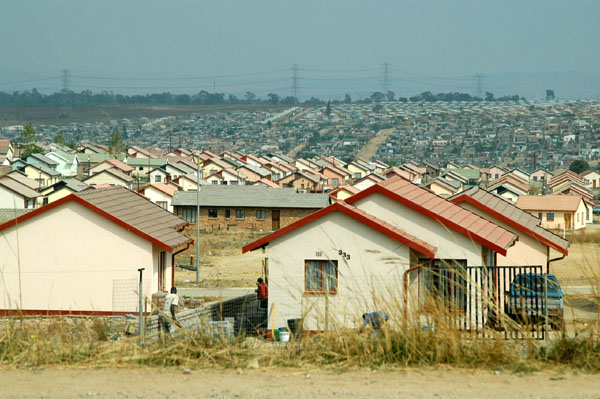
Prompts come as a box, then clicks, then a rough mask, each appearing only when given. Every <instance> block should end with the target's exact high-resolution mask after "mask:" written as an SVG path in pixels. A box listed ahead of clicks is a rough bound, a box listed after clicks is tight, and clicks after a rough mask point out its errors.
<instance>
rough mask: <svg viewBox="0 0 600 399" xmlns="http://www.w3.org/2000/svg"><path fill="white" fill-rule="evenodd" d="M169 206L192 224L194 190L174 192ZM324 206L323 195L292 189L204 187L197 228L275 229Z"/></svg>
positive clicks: (193, 220) (194, 205)
mask: <svg viewBox="0 0 600 399" xmlns="http://www.w3.org/2000/svg"><path fill="white" fill-rule="evenodd" d="M172 204H173V208H174V213H175V214H176V215H178V216H180V217H181V218H183V219H185V220H186V221H188V222H189V223H191V224H195V223H196V212H197V209H196V206H197V205H196V204H197V192H196V191H179V192H176V193H175V194H174V195H173V202H172ZM327 205H329V196H328V195H327V194H302V193H298V192H297V191H296V190H295V189H293V188H273V187H266V186H262V185H256V186H229V185H207V186H204V187H202V189H201V190H200V227H201V228H203V229H234V230H243V229H257V230H278V229H279V228H282V227H285V226H287V225H289V224H290V223H292V222H295V221H296V220H298V219H301V218H303V217H305V216H307V215H309V214H311V213H313V212H315V211H318V210H319V209H321V208H324V207H326V206H327Z"/></svg>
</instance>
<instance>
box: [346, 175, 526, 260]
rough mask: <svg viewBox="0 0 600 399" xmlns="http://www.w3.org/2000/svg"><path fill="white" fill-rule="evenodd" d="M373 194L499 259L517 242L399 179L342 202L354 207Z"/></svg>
mask: <svg viewBox="0 0 600 399" xmlns="http://www.w3.org/2000/svg"><path fill="white" fill-rule="evenodd" d="M374 193H379V194H382V195H385V196H386V197H388V198H391V199H393V200H395V201H397V202H399V203H401V204H402V205H405V206H407V207H409V208H411V209H413V210H414V211H417V212H419V213H421V214H423V215H425V216H427V217H429V218H431V219H434V220H436V221H438V222H440V223H442V224H443V225H444V226H446V227H448V228H450V229H452V230H454V231H457V232H458V233H461V234H462V235H464V236H466V237H469V238H472V239H473V240H475V241H476V242H478V243H480V244H481V245H483V246H485V247H487V248H490V249H492V250H494V251H496V252H498V253H499V254H501V255H503V256H506V251H507V249H508V248H510V247H511V246H512V245H513V244H514V243H515V242H516V241H517V240H518V236H517V235H516V234H514V233H512V232H510V231H508V230H506V229H504V228H502V227H500V226H498V225H496V224H494V223H492V222H490V221H488V220H486V219H484V218H482V217H480V216H477V215H475V214H474V213H472V212H470V211H468V210H466V209H463V208H461V207H460V206H458V205H455V204H453V203H452V202H450V201H448V200H446V199H444V198H442V197H438V196H437V195H435V194H433V193H432V192H430V191H428V190H426V189H424V188H422V187H419V186H417V185H416V184H413V183H411V182H409V181H406V180H404V179H402V178H400V177H394V178H391V179H388V180H385V181H382V182H381V183H378V184H376V185H374V186H371V187H369V188H368V189H366V190H364V191H361V192H360V193H358V194H355V195H353V196H352V197H350V198H348V199H346V202H348V203H350V204H354V203H356V202H357V201H359V200H361V199H363V198H366V197H368V196H369V195H371V194H374Z"/></svg>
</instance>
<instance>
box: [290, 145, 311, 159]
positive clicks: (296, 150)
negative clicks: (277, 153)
mask: <svg viewBox="0 0 600 399" xmlns="http://www.w3.org/2000/svg"><path fill="white" fill-rule="evenodd" d="M307 144H308V143H307V142H303V143H300V144H298V145H297V146H295V147H294V148H292V150H291V151H290V152H288V154H287V155H288V157H290V158H296V156H297V155H298V153H299V152H300V151H302V150H303V149H304V147H306V145H307Z"/></svg>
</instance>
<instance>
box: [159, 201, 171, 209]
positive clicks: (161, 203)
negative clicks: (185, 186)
mask: <svg viewBox="0 0 600 399" xmlns="http://www.w3.org/2000/svg"><path fill="white" fill-rule="evenodd" d="M156 205H158V206H160V207H161V208H162V209H167V208H168V207H169V201H156ZM163 205H164V206H163Z"/></svg>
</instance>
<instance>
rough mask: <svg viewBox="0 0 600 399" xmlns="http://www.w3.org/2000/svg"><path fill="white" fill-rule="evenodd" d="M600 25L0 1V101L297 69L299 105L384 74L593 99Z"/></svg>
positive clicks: (521, 12)
mask: <svg viewBox="0 0 600 399" xmlns="http://www.w3.org/2000/svg"><path fill="white" fill-rule="evenodd" d="M598 15H600V2H598V1H583V0H571V1H556V0H543V1H542V0H518V1H513V0H495V1H492V0H489V1H488V0H452V1H450V0H446V1H442V0H414V1H413V0H404V1H381V0H368V1H367V0H361V1H358V0H346V1H341V0H304V1H293V0H246V1H228V0H218V1H202V0H197V1H178V0H172V1H166V0H163V1H157V0H143V1H142V0H123V1H116V0H102V1H96V0H52V1H50V0H46V1H30V0H17V1H13V0H2V1H1V2H0V38H1V39H0V91H12V90H25V89H31V88H32V87H37V88H40V90H41V91H44V90H45V91H50V92H51V91H54V90H58V89H60V88H61V83H60V71H61V70H63V69H68V70H69V71H70V88H71V89H72V90H75V91H80V90H83V89H90V90H92V91H102V90H109V91H110V90H113V91H115V92H124V93H132V92H140V93H142V92H159V91H171V92H187V93H190V94H191V93H195V92H198V91H199V90H201V89H205V90H208V91H213V90H216V91H221V92H232V93H244V92H245V91H246V90H253V91H255V92H257V93H259V94H260V93H266V92H271V91H272V92H276V93H279V94H280V95H289V94H290V93H291V85H292V79H291V76H292V71H291V68H292V64H297V65H298V68H299V70H298V77H299V81H298V84H299V87H300V88H299V94H300V95H301V96H310V95H311V94H312V93H316V94H318V95H320V96H325V97H326V96H327V95H330V96H332V97H336V96H340V95H343V94H344V91H348V92H354V93H361V92H364V93H368V92H372V91H375V90H381V89H382V88H383V87H384V86H383V84H382V80H383V79H382V78H383V68H382V64H383V63H389V71H390V72H389V78H390V79H389V81H390V84H389V87H390V88H391V89H392V90H394V91H396V92H397V93H398V94H402V93H406V94H416V93H411V91H414V90H421V89H423V88H425V89H427V88H428V87H430V89H431V90H432V91H434V92H437V91H450V90H461V91H465V92H467V91H469V92H472V91H473V90H476V78H475V75H476V74H482V86H483V88H484V89H490V90H495V92H497V93H498V94H503V93H504V94H508V93H512V92H515V91H516V90H519V89H521V90H541V89H540V87H544V86H543V85H544V84H546V82H545V81H544V79H545V80H546V81H547V84H551V83H552V82H553V80H556V79H557V76H560V78H559V79H563V78H565V75H568V76H569V78H568V79H567V82H566V83H564V85H565V87H572V86H581V87H582V89H584V90H587V89H590V87H591V89H590V90H591V91H590V92H589V93H587V92H586V95H591V93H592V92H593V91H594V90H596V89H595V88H596V87H598V86H600V84H599V83H598V82H597V81H595V82H592V83H590V82H586V80H594V79H596V78H597V74H598V73H599V72H600V71H599V68H598V66H599V65H600V52H599V51H597V49H598V43H599V41H600V40H599V39H600V30H598V29H597V17H598ZM527 74H528V75H527ZM532 74H533V75H532ZM526 76H529V78H527V77H526ZM540 76H545V77H540ZM37 79H40V80H37ZM42 79H45V80H42ZM540 80H541V81H540ZM533 81H536V82H537V83H535V84H534V83H531V82H533ZM557 84H558V85H559V87H562V86H560V84H562V83H559V82H557ZM569 85H570V86H569ZM538 86H539V87H538ZM599 90H600V89H599ZM588 91H589V90H588ZM559 93H560V91H559ZM575 95H576V93H575Z"/></svg>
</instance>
